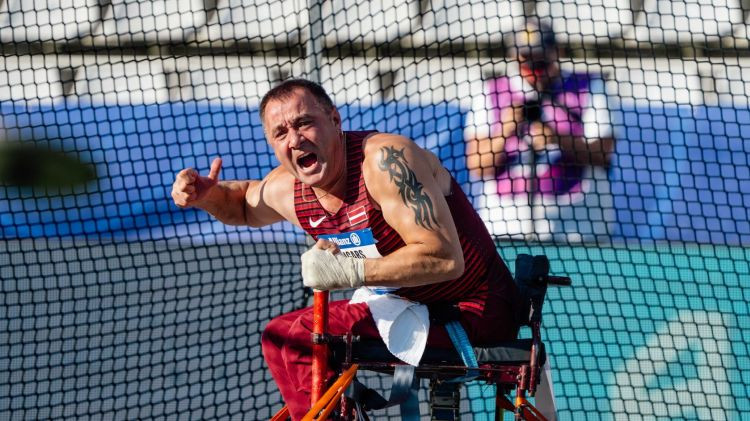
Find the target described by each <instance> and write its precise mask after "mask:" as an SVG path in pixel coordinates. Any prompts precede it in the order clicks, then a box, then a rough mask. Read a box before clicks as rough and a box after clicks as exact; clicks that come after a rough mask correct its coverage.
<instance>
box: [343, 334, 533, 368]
mask: <svg viewBox="0 0 750 421" xmlns="http://www.w3.org/2000/svg"><path fill="white" fill-rule="evenodd" d="M531 344H532V340H531V339H517V340H513V341H506V342H501V343H498V344H496V345H495V346H491V347H474V353H475V354H476V356H477V362H479V364H495V365H518V364H528V363H529V361H530V359H531ZM332 348H333V353H334V358H335V359H336V360H341V359H343V356H344V355H345V354H344V353H345V350H344V344H341V343H339V344H334V346H333V347H332ZM545 358H546V354H545V351H544V344H542V346H541V355H540V360H539V361H540V365H542V364H544V361H545ZM352 362H356V363H365V364H366V363H368V362H385V363H390V362H399V360H398V359H397V358H396V357H394V356H393V354H391V353H390V352H389V351H388V348H386V347H385V344H384V343H383V342H382V341H379V340H373V339H365V340H362V341H359V342H355V343H353V344H352ZM420 364H421V365H441V364H444V365H463V361H462V360H461V356H460V355H459V354H458V352H457V351H456V350H455V349H454V348H427V349H426V350H425V353H424V355H423V356H422V360H421V362H420Z"/></svg>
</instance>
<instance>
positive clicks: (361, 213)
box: [347, 206, 367, 225]
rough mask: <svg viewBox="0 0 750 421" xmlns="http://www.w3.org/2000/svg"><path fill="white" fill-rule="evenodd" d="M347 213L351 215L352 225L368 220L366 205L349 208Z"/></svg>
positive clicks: (350, 221)
mask: <svg viewBox="0 0 750 421" xmlns="http://www.w3.org/2000/svg"><path fill="white" fill-rule="evenodd" d="M347 215H348V216H349V224H351V225H357V224H359V223H361V222H365V221H367V210H366V209H365V207H364V206H360V207H358V208H354V209H351V210H349V211H348V212H347Z"/></svg>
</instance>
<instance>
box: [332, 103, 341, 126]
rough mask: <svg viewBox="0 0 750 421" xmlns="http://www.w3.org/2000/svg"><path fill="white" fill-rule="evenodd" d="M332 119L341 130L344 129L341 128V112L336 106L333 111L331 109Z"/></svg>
mask: <svg viewBox="0 0 750 421" xmlns="http://www.w3.org/2000/svg"><path fill="white" fill-rule="evenodd" d="M331 121H333V124H335V125H336V127H338V129H339V131H341V130H342V128H341V114H339V110H337V109H336V108H335V107H334V109H333V111H331Z"/></svg>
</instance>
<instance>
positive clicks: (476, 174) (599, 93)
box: [465, 21, 615, 242]
mask: <svg viewBox="0 0 750 421" xmlns="http://www.w3.org/2000/svg"><path fill="white" fill-rule="evenodd" d="M513 41H514V42H513V45H512V46H511V51H512V52H513V56H514V61H515V63H509V65H508V71H507V72H506V75H504V76H500V77H497V78H494V79H491V80H488V81H485V82H484V84H483V92H482V93H479V94H477V95H474V96H473V98H472V100H473V104H472V110H471V112H470V113H469V116H468V119H467V123H466V126H465V139H466V154H467V167H468V169H469V172H470V178H471V180H472V182H473V184H474V182H477V181H479V182H480V183H481V188H480V189H478V190H479V191H480V193H479V194H478V195H477V194H475V195H474V196H478V197H477V198H476V199H475V207H476V208H477V209H478V210H479V213H480V215H481V216H482V218H483V219H484V221H485V223H486V224H487V226H488V228H489V230H490V232H491V233H492V234H494V235H496V236H500V237H506V238H514V239H527V240H552V239H553V240H557V241H562V242H580V241H597V240H603V239H606V238H607V237H608V236H609V234H610V231H611V226H612V225H613V223H614V219H615V218H614V208H613V204H612V196H611V194H610V189H609V181H608V177H607V169H608V166H609V163H610V159H611V156H612V153H613V151H614V138H613V131H612V126H611V124H610V118H609V109H608V106H607V97H606V95H605V93H604V82H603V80H602V79H601V77H600V76H599V75H596V74H593V73H590V72H567V71H564V70H562V69H561V66H560V48H559V47H558V45H557V43H556V40H555V35H554V33H553V32H552V30H551V28H549V27H548V26H547V25H545V24H543V23H540V22H539V21H529V22H527V24H526V26H525V28H524V30H523V31H521V32H519V33H517V34H516V35H515V36H514V40H513ZM515 64H517V67H516V66H515ZM474 185H475V184H474ZM472 190H474V189H472Z"/></svg>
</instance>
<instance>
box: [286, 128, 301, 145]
mask: <svg viewBox="0 0 750 421" xmlns="http://www.w3.org/2000/svg"><path fill="white" fill-rule="evenodd" d="M288 136H289V143H288V146H289V147H290V148H292V149H297V148H298V147H299V145H301V144H302V141H303V140H304V139H303V137H302V134H301V133H300V132H299V130H294V129H292V130H289V134H288Z"/></svg>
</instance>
